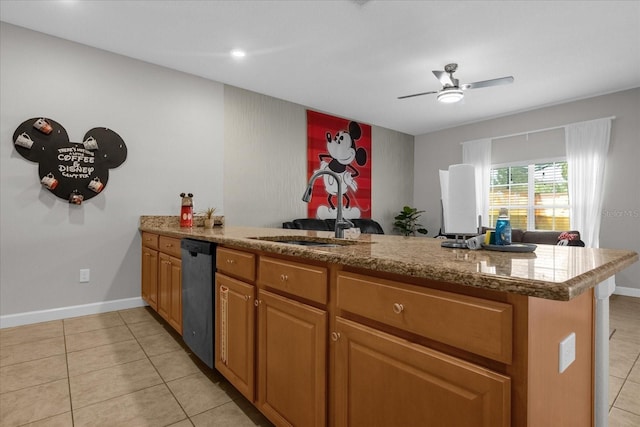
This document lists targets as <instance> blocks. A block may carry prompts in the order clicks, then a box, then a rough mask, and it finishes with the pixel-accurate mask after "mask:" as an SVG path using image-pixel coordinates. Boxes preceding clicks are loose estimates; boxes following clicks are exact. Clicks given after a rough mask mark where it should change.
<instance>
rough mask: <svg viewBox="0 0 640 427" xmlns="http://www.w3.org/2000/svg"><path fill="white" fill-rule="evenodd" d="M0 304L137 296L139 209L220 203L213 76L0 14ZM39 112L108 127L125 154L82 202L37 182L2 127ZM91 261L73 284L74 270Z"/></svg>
mask: <svg viewBox="0 0 640 427" xmlns="http://www.w3.org/2000/svg"><path fill="white" fill-rule="evenodd" d="M0 31H1V32H0V51H1V52H2V61H0V76H1V79H0V128H1V130H0V142H1V143H0V174H1V175H0V176H1V180H0V194H1V195H0V202H1V203H0V217H1V219H0V228H1V232H0V236H1V240H0V264H1V268H0V315H3V316H6V315H10V314H15V313H24V312H30V311H39V310H47V309H53V308H58V307H69V306H76V305H85V304H92V303H101V302H104V301H114V300H122V299H128V298H139V296H140V236H139V233H138V230H137V227H138V222H139V217H140V215H143V214H159V215H177V214H178V213H179V212H180V197H179V194H180V192H183V191H184V192H193V193H194V194H195V198H194V200H195V206H196V210H198V209H204V208H205V207H206V206H208V205H212V206H216V207H218V208H220V212H221V213H224V209H223V205H222V202H223V200H222V186H223V166H222V165H223V161H222V159H223V154H224V153H223V151H224V147H223V120H224V110H223V108H224V105H223V85H222V84H220V83H216V82H212V81H208V80H205V79H202V78H198V77H194V76H191V75H188V74H184V73H179V72H175V71H171V70H168V69H166V68H162V67H157V66H154V65H150V64H147V63H144V62H141V61H137V60H132V59H129V58H126V57H123V56H119V55H114V54H111V53H108V52H104V51H101V50H98V49H94V48H90V47H86V46H83V45H79V44H75V43H71V42H68V41H64V40H61V39H57V38H54V37H50V36H47V35H43V34H40V33H36V32H33V31H29V30H26V29H23V28H20V27H16V26H13V25H10V24H6V23H1V24H0ZM36 116H44V117H49V118H51V119H54V120H56V121H57V122H59V123H60V124H62V125H63V126H64V127H65V128H66V130H67V132H68V133H69V136H70V138H71V139H72V140H75V141H79V140H80V139H81V138H82V137H83V136H84V134H85V132H86V131H88V130H89V129H91V128H93V127H102V126H104V127H109V128H110V129H113V130H114V131H116V132H117V133H118V134H119V135H120V136H121V137H122V138H123V139H124V141H125V143H126V145H127V148H128V156H127V160H126V161H125V162H124V163H123V164H122V165H121V166H120V167H118V168H116V169H111V170H110V171H109V182H108V185H107V186H106V188H105V189H104V190H103V192H102V193H101V194H99V195H98V196H96V197H94V198H92V199H90V200H88V201H86V202H85V203H84V204H83V205H82V206H73V205H69V204H68V203H67V202H66V201H65V200H62V199H59V198H57V197H55V196H53V195H52V194H51V193H50V192H49V191H48V190H46V189H43V188H42V186H41V185H40V182H39V177H38V166H37V164H36V163H31V162H29V161H27V160H26V159H24V158H23V157H22V156H20V155H19V154H18V153H17V152H16V150H15V149H14V147H13V142H12V136H13V132H14V130H15V129H16V127H17V126H18V125H19V124H20V123H22V122H23V121H24V120H26V119H28V118H31V117H36ZM81 268H89V269H91V282H90V283H89V284H80V283H78V281H79V270H80V269H81Z"/></svg>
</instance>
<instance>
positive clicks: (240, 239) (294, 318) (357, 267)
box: [140, 217, 638, 426]
mask: <svg viewBox="0 0 640 427" xmlns="http://www.w3.org/2000/svg"><path fill="white" fill-rule="evenodd" d="M140 230H141V231H142V232H143V253H144V251H145V243H144V237H145V236H151V237H150V240H151V241H152V240H153V236H160V237H165V238H168V239H180V238H185V237H187V238H192V239H198V240H204V241H211V242H215V243H217V244H218V258H217V271H218V273H217V274H216V293H215V295H216V302H215V304H216V351H215V353H216V368H217V369H218V370H220V372H221V373H223V375H225V377H227V378H228V379H229V380H230V382H231V383H232V384H234V386H236V388H237V389H238V390H239V391H240V392H241V393H243V394H244V395H245V396H246V397H247V398H248V399H249V400H250V401H252V402H253V403H254V404H255V405H256V406H257V407H258V408H259V409H260V410H261V411H262V412H263V413H264V414H265V415H266V416H267V417H268V418H270V419H271V420H272V421H273V422H274V423H275V424H276V425H336V426H342V425H380V426H393V425H398V426H400V425H403V426H404V425H426V424H425V422H434V423H435V424H434V425H455V426H461V425H482V426H506V425H513V426H520V425H522V426H527V425H528V426H538V425H540V426H543V425H544V426H546V425H563V426H573V425H575V426H585V425H593V423H594V421H593V420H594V418H593V390H594V380H593V372H594V298H593V288H594V287H595V286H596V285H597V284H598V283H599V282H601V281H602V280H604V279H606V278H607V277H610V276H612V275H613V274H615V273H616V272H617V271H620V270H622V269H623V268H625V267H627V266H628V265H630V264H632V263H633V262H635V261H637V260H638V254H637V253H635V252H632V251H625V250H614V249H590V248H579V247H567V246H546V245H539V246H538V247H537V249H536V250H535V252H532V253H506V252H495V251H485V250H481V251H469V250H461V249H446V248H441V247H440V241H439V240H437V239H429V238H411V237H409V238H407V237H400V236H388V235H361V236H360V237H359V238H358V239H356V240H354V241H348V244H340V245H337V246H303V245H295V244H288V243H280V242H275V241H273V240H297V241H300V240H316V241H323V242H326V243H335V242H333V239H332V233H328V232H315V231H302V230H285V229H268V228H252V227H216V228H214V229H203V228H202V227H194V228H192V229H181V228H179V227H178V225H177V222H176V221H174V220H172V219H171V218H170V217H169V218H168V217H141V223H140ZM176 261H177V260H176ZM144 263H145V261H144V258H143V297H145V293H146V294H147V295H148V294H149V292H148V289H149V286H150V285H149V283H148V281H147V285H146V287H147V291H146V292H145V289H144V288H145V277H144V276H145V274H144V270H145V267H144V266H145V264H144ZM150 269H151V270H152V269H153V267H147V271H149V270H150ZM160 282H161V281H160ZM145 299H146V300H148V301H153V298H148V297H147V298H145ZM158 299H159V300H162V297H160V296H159V297H158ZM221 301H224V303H223V305H222V306H221V305H220V304H221ZM159 302H160V301H158V303H159ZM150 305H152V306H153V303H152V302H150ZM173 305H174V306H175V305H176V304H173ZM221 316H223V317H221ZM572 334H574V335H573V336H574V337H575V361H573V362H572V363H569V364H568V365H567V366H566V367H565V369H564V370H563V372H559V371H560V369H559V366H558V363H559V361H558V357H559V355H558V344H559V343H560V341H562V340H564V339H565V338H567V337H570V336H571V335H572Z"/></svg>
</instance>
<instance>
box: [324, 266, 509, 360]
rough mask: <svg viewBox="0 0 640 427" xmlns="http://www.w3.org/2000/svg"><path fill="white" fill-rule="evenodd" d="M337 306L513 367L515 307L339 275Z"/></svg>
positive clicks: (344, 273) (375, 279) (355, 275)
mask: <svg viewBox="0 0 640 427" xmlns="http://www.w3.org/2000/svg"><path fill="white" fill-rule="evenodd" d="M336 303H337V306H338V308H339V309H342V310H346V311H349V312H352V313H354V314H358V315H361V316H365V317H367V318H370V319H373V320H376V321H378V322H382V323H385V324H387V325H390V326H394V327H397V328H400V329H403V330H405V331H409V332H412V333H415V334H418V335H421V336H424V337H426V338H429V339H433V340H436V341H440V342H442V343H445V344H448V345H451V346H453V347H457V348H460V349H463V350H466V351H469V352H472V353H475V354H478V355H481V356H485V357H488V358H491V359H494V360H497V361H500V362H505V363H511V354H512V316H513V310H512V307H511V306H510V305H508V304H504V303H500V302H495V301H489V300H484V299H480V298H475V297H469V296H465V295H458V294H453V293H450V292H444V291H438V290H434V289H426V288H422V287H418V286H412V285H408V284H403V283H400V282H394V281H391V280H384V279H378V278H372V277H368V276H364V275H359V274H354V273H349V272H340V273H339V274H338V283H337V302H336Z"/></svg>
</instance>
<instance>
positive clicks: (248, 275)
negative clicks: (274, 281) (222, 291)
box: [216, 248, 256, 282]
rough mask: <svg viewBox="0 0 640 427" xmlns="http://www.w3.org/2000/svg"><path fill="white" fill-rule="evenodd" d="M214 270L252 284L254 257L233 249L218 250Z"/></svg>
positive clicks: (254, 275) (253, 278)
mask: <svg viewBox="0 0 640 427" xmlns="http://www.w3.org/2000/svg"><path fill="white" fill-rule="evenodd" d="M216 253H217V256H216V269H217V270H218V271H221V272H224V273H227V274H229V275H232V276H235V277H239V278H241V279H244V280H248V281H250V282H253V281H254V280H256V256H255V255H254V254H252V253H248V252H242V251H236V250H235V249H228V248H218V250H217V252H216Z"/></svg>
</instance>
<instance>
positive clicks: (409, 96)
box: [398, 90, 438, 99]
mask: <svg viewBox="0 0 640 427" xmlns="http://www.w3.org/2000/svg"><path fill="white" fill-rule="evenodd" d="M432 93H438V91H437V90H432V91H431V92H422V93H414V94H413V95H405V96H399V97H398V99H405V98H413V97H414V96H422V95H429V94H432Z"/></svg>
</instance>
